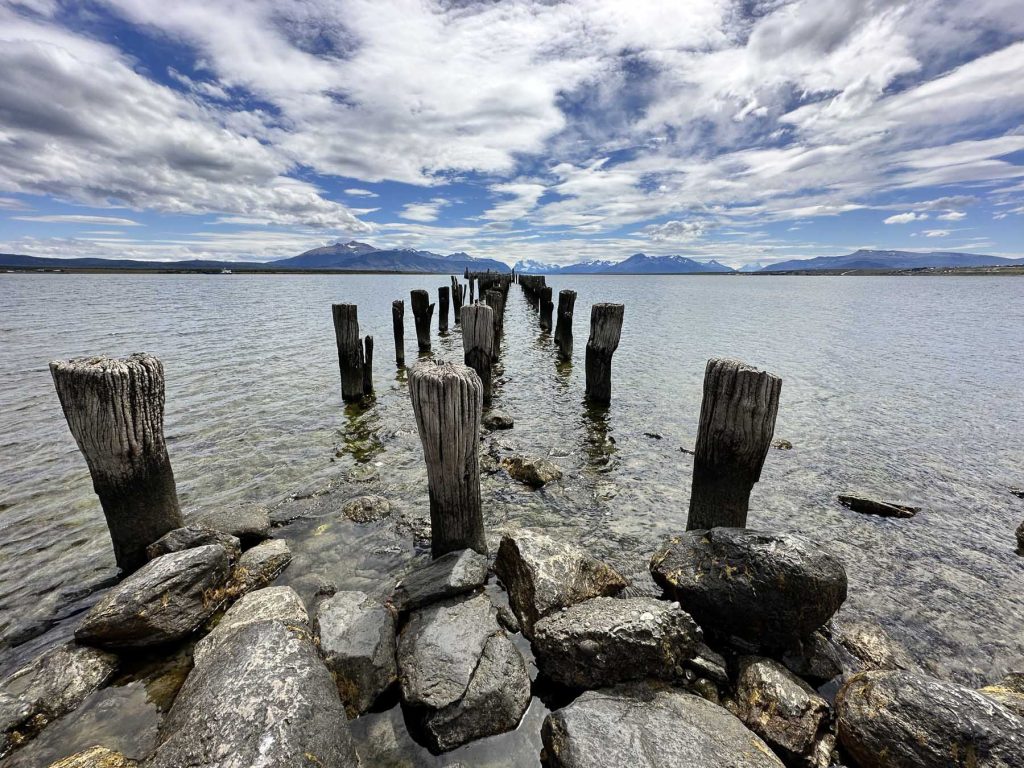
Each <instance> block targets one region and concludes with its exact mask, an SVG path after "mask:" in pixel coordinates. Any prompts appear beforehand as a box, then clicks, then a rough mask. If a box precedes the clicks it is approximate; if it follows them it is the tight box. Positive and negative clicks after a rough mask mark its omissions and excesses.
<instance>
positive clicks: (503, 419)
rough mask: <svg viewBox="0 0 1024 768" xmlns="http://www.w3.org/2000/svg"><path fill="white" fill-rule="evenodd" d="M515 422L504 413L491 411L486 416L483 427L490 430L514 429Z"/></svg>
mask: <svg viewBox="0 0 1024 768" xmlns="http://www.w3.org/2000/svg"><path fill="white" fill-rule="evenodd" d="M515 424H516V423H515V421H514V420H513V419H512V417H511V416H509V415H508V414H507V413H505V412H504V411H489V412H488V413H487V415H485V416H484V420H483V425H484V426H485V427H486V428H487V429H490V430H496V429H512V427H514V426H515Z"/></svg>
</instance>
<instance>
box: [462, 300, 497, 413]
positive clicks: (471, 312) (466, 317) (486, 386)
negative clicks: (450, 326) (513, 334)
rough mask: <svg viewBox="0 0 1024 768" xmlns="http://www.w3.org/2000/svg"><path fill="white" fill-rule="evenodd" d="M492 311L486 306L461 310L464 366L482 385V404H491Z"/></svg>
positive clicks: (472, 305) (471, 305)
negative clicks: (475, 375) (468, 368)
mask: <svg viewBox="0 0 1024 768" xmlns="http://www.w3.org/2000/svg"><path fill="white" fill-rule="evenodd" d="M494 345H495V341H494V310H492V309H491V308H490V307H489V306H487V305H486V304H470V305H469V306H467V307H463V308H462V350H463V355H464V360H465V363H466V365H468V366H469V367H470V368H472V369H473V370H474V371H476V374H477V376H479V377H480V382H481V384H482V385H483V396H484V404H485V405H488V404H490V402H491V365H492V363H493V362H494Z"/></svg>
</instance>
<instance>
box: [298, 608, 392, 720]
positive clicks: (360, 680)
mask: <svg viewBox="0 0 1024 768" xmlns="http://www.w3.org/2000/svg"><path fill="white" fill-rule="evenodd" d="M316 634H317V636H318V637H319V638H320V652H321V654H323V657H324V661H325V662H326V664H327V668H328V669H329V670H331V673H332V674H333V675H334V679H335V680H336V681H337V683H338V693H339V694H340V695H341V700H342V702H343V703H344V704H345V709H346V711H347V712H348V714H349V716H350V717H356V716H357V715H360V714H362V713H363V712H366V711H367V710H368V709H370V707H372V706H373V704H374V702H376V701H377V699H378V698H379V697H380V695H381V694H382V693H384V691H386V690H387V689H388V688H390V687H391V686H392V684H394V683H395V681H396V680H397V679H398V666H397V663H396V661H395V617H394V615H393V614H392V613H391V611H390V610H389V609H388V608H387V606H385V605H383V604H382V603H381V602H380V601H378V600H375V599H373V598H371V597H370V596H369V595H367V594H366V593H365V592H338V593H337V594H335V595H334V596H333V597H329V598H328V599H326V600H324V601H323V602H321V603H320V605H319V606H318V607H317V611H316Z"/></svg>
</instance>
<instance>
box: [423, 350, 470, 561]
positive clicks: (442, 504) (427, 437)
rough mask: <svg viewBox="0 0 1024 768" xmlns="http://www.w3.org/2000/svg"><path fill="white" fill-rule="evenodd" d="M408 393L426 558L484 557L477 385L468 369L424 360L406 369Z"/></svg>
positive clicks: (455, 364) (456, 364)
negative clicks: (423, 500)
mask: <svg viewBox="0 0 1024 768" xmlns="http://www.w3.org/2000/svg"><path fill="white" fill-rule="evenodd" d="M409 394H410V395H411V397H412V409H413V412H414V413H415V414H416V428H417V430H418V431H419V435H420V442H421V443H422V444H423V457H424V459H425V460H426V464H427V485H428V486H429V489H430V529H431V554H433V556H434V557H440V556H441V555H443V554H445V553H446V552H451V551H453V550H458V549H467V548H468V549H474V550H476V551H477V552H480V553H481V554H487V541H486V538H485V536H484V519H483V514H482V512H481V507H480V464H479V460H478V458H477V450H478V446H479V445H480V419H481V414H482V412H483V385H482V383H481V382H480V377H479V376H477V375H476V373H475V372H474V371H473V369H472V368H469V367H467V366H465V365H459V364H458V363H445V362H436V361H433V360H424V361H420V362H418V363H416V364H415V365H414V366H413V367H412V368H411V369H410V370H409Z"/></svg>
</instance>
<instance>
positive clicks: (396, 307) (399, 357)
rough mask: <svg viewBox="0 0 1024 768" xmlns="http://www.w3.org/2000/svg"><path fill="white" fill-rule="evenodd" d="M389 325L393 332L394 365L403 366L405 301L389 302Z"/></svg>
mask: <svg viewBox="0 0 1024 768" xmlns="http://www.w3.org/2000/svg"><path fill="white" fill-rule="evenodd" d="M391 327H392V328H393V329H394V332H395V365H397V366H398V367H399V368H404V367H405V302H404V301H402V300H400V299H396V300H395V301H392V302H391Z"/></svg>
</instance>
